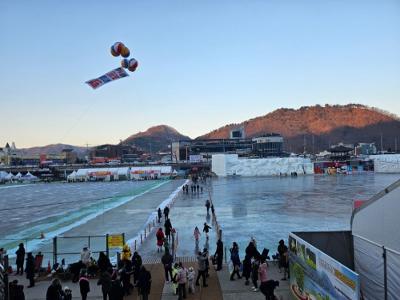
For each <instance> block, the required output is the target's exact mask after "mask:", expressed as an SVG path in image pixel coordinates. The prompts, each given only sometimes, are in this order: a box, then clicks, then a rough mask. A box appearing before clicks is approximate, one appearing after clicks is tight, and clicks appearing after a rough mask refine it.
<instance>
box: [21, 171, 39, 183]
mask: <svg viewBox="0 0 400 300" xmlns="http://www.w3.org/2000/svg"><path fill="white" fill-rule="evenodd" d="M22 179H23V180H27V181H34V180H37V179H38V178H37V177H36V176H35V175H32V174H31V173H30V172H28V173H26V174H25V175H24V176H22Z"/></svg>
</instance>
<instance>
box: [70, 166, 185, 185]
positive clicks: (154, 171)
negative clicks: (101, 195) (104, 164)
mask: <svg viewBox="0 0 400 300" xmlns="http://www.w3.org/2000/svg"><path fill="white" fill-rule="evenodd" d="M177 174H178V172H177V171H176V170H173V169H172V167H171V166H143V167H121V168H91V169H78V170H77V171H73V172H72V173H71V174H69V175H68V176H67V181H69V182H76V181H96V180H102V181H114V180H144V179H163V178H169V177H172V176H176V175H177Z"/></svg>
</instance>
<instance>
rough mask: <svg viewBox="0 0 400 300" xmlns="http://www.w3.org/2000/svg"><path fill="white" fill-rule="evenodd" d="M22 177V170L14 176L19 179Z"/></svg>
mask: <svg viewBox="0 0 400 300" xmlns="http://www.w3.org/2000/svg"><path fill="white" fill-rule="evenodd" d="M21 178H22V174H21V173H20V172H18V173H17V175H15V176H14V179H15V180H17V181H20V180H21Z"/></svg>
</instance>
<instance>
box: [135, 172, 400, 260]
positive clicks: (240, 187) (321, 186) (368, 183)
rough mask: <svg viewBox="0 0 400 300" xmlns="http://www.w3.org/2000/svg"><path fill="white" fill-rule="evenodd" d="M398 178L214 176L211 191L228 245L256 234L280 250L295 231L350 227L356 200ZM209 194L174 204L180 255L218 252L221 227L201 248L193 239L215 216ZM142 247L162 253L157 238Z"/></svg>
mask: <svg viewBox="0 0 400 300" xmlns="http://www.w3.org/2000/svg"><path fill="white" fill-rule="evenodd" d="M398 179H400V176H399V175H391V174H373V173H371V174H363V175H351V176H323V175H321V176H320V175H315V176H312V175H310V176H301V177H300V176H299V177H297V178H291V177H282V178H279V177H252V178H251V177H237V178H218V179H214V180H213V181H212V184H211V196H212V199H213V202H214V205H215V210H216V215H217V220H218V222H219V224H220V226H221V227H222V229H223V242H224V243H225V246H226V247H227V248H228V249H229V247H230V246H231V245H232V242H233V241H236V242H238V244H239V246H240V250H241V254H242V253H243V251H244V249H245V247H246V246H247V244H248V242H249V240H250V238H251V237H255V238H256V240H257V241H258V246H259V248H261V249H262V248H264V247H265V248H268V249H271V252H272V253H275V251H276V247H277V243H278V241H279V240H280V239H284V240H287V238H288V235H289V233H290V232H292V231H323V230H349V229H350V217H351V213H352V207H353V200H367V199H369V198H370V197H371V196H372V195H374V194H375V193H377V192H379V191H381V190H382V189H384V188H385V187H386V186H388V185H389V184H391V183H393V182H394V181H396V180H398ZM207 197H208V193H207V192H205V193H203V194H201V193H200V194H194V195H192V194H191V193H190V192H189V195H180V196H179V198H178V199H177V201H176V202H175V204H174V206H173V208H172V211H171V220H172V225H173V226H174V227H175V228H176V229H177V232H178V233H179V245H178V250H177V255H178V256H192V255H193V254H194V253H195V252H196V251H197V250H199V249H202V248H203V247H207V248H209V249H210V251H211V252H214V251H215V242H216V240H215V237H216V232H215V231H214V229H215V228H213V230H212V231H211V234H210V239H209V240H208V241H207V240H206V239H205V237H204V235H202V236H201V239H200V243H199V245H198V247H196V244H195V241H194V238H193V229H194V227H195V226H198V227H199V229H200V230H202V228H203V223H204V222H207V223H209V224H210V223H211V221H212V220H211V218H210V217H207V214H206V209H205V207H204V203H205V200H206V199H207ZM213 227H214V226H213ZM142 252H143V253H144V254H145V256H160V254H157V251H156V247H155V240H154V238H153V240H152V241H149V243H145V245H144V247H143V249H142ZM242 256H243V254H242Z"/></svg>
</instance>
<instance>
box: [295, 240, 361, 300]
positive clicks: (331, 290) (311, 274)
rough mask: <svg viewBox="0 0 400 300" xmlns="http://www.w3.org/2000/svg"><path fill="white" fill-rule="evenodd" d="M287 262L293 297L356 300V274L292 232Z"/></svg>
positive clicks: (358, 288) (357, 286)
mask: <svg viewBox="0 0 400 300" xmlns="http://www.w3.org/2000/svg"><path fill="white" fill-rule="evenodd" d="M338 247H340V245H338ZM289 265H290V290H291V292H292V294H293V295H294V296H295V298H296V299H300V300H331V299H335V300H349V299H351V300H359V291H360V281H359V276H358V274H357V273H355V272H354V271H352V270H350V269H349V268H347V267H345V266H344V265H342V264H341V263H339V262H338V261H336V260H334V259H333V258H332V257H330V256H328V255H326V254H325V253H323V252H322V251H320V250H318V249H317V248H315V247H313V246H311V245H310V244H309V243H307V242H306V241H304V240H302V239H301V238H299V237H298V236H296V235H295V234H292V233H291V234H290V235H289Z"/></svg>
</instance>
